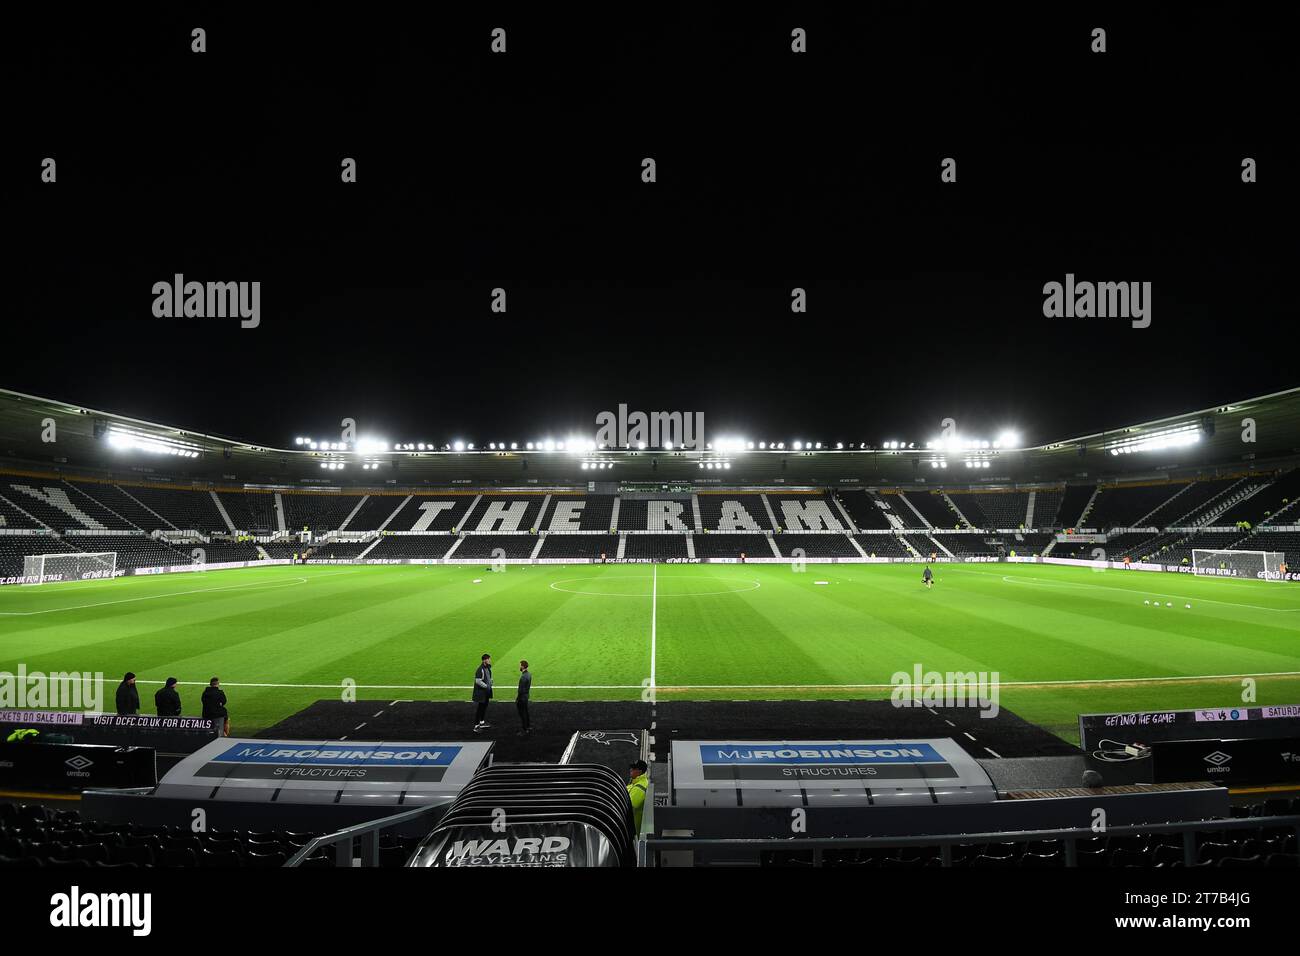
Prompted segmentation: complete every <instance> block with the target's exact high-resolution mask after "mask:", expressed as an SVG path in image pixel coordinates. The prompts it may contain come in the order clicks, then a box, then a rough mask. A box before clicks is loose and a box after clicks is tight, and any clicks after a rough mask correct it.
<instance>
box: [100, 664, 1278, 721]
mask: <svg viewBox="0 0 1300 956" xmlns="http://www.w3.org/2000/svg"><path fill="white" fill-rule="evenodd" d="M1242 677H1300V671H1269V672H1267V673H1262V674H1199V675H1190V676H1187V677H1107V678H1099V679H1096V680H1004V681H1000V682H999V684H998V686H1000V687H1053V686H1063V687H1072V686H1075V685H1080V686H1082V685H1085V684H1087V685H1094V684H1162V683H1173V682H1176V681H1198V680H1236V679H1238V678H1242ZM92 679H93V678H92ZM101 683H111V684H116V683H118V680H117V678H116V677H112V678H108V677H106V678H104V679H103V680H102V681H101ZM137 683H140V684H161V683H162V681H160V680H145V679H144V678H140V679H139V680H138V681H137ZM177 683H179V684H183V685H195V686H202V687H206V686H207V685H208V682H207V681H206V680H200V681H178V682H177ZM221 686H222V687H279V688H289V689H304V690H312V689H329V690H338V689H339V687H341V686H342V685H341V684H260V683H259V684H235V683H231V682H229V681H224V680H223V681H222V682H221ZM352 686H353V687H355V688H357V689H359V690H463V689H464V687H465V685H464V684H354V685H352ZM533 686H534V687H537V688H538V689H543V690H642V689H644V687H645V685H644V684H534V685H533ZM897 686H899V685H897V684H665V685H664V687H665V688H667V689H669V690H803V689H810V690H885V689H892V688H894V687H897ZM767 699H770V700H777V699H779V698H767ZM394 703H398V701H394ZM948 723H949V724H950V726H953V727H955V726H956V724H953V723H952V722H951V721H948Z"/></svg>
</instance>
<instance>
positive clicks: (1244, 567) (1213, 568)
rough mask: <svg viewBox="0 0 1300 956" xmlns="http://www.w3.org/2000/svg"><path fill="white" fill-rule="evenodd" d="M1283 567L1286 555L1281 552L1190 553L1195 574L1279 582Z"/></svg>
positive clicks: (1205, 549) (1206, 550)
mask: <svg viewBox="0 0 1300 956" xmlns="http://www.w3.org/2000/svg"><path fill="white" fill-rule="evenodd" d="M1285 566H1286V553H1285V552H1282V551H1214V550H1211V549H1207V548H1197V549H1195V550H1193V551H1192V570H1193V571H1194V572H1195V573H1196V574H1206V575H1220V574H1221V575H1224V576H1226V577H1234V578H1258V579H1259V580H1262V581H1280V580H1281V579H1282V570H1283V568H1284V567H1285Z"/></svg>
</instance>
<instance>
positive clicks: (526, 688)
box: [515, 661, 533, 737]
mask: <svg viewBox="0 0 1300 956" xmlns="http://www.w3.org/2000/svg"><path fill="white" fill-rule="evenodd" d="M532 689H533V674H532V671H530V670H529V669H528V662H527V661H520V662H519V690H518V692H517V693H516V694H515V710H517V711H519V736H520V737H527V736H528V735H529V734H531V733H532V732H533V722H532V720H531V719H530V718H529V716H528V695H529V694H530V693H531V692H532Z"/></svg>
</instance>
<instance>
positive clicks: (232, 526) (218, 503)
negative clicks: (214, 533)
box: [208, 491, 235, 534]
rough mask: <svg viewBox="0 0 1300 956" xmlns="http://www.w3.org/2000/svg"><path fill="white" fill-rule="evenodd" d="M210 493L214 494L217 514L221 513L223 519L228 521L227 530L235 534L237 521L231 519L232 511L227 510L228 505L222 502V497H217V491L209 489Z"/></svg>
mask: <svg viewBox="0 0 1300 956" xmlns="http://www.w3.org/2000/svg"><path fill="white" fill-rule="evenodd" d="M208 494H210V495H211V496H212V503H213V504H214V505H216V506H217V514H219V515H221V520H222V521H224V522H225V523H226V530H227V531H229V532H230V533H231V534H234V533H235V523H234V522H233V521H231V520H230V513H229V512H228V511H226V506H225V505H223V504H222V503H221V499H220V498H218V497H217V493H216V492H215V491H209V492H208Z"/></svg>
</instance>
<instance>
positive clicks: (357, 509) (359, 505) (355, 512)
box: [338, 495, 370, 531]
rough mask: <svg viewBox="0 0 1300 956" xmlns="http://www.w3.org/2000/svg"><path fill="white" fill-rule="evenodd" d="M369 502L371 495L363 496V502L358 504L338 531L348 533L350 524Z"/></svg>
mask: <svg viewBox="0 0 1300 956" xmlns="http://www.w3.org/2000/svg"><path fill="white" fill-rule="evenodd" d="M369 500H370V496H369V495H362V496H361V500H360V501H358V502H357V506H356V507H355V508H353V509H352V511H351V513H350V514H349V515H348V516H347V517H346V518H344V519H343V523H342V524H341V525H339V527H338V530H339V531H347V530H348V524H349V523H350V522H351V521H352V519H353V518H355V517H356V516H357V512H358V511H360V510H361V509H362V507H364V506H365V503H366V502H367V501H369Z"/></svg>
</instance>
